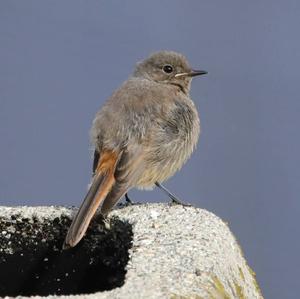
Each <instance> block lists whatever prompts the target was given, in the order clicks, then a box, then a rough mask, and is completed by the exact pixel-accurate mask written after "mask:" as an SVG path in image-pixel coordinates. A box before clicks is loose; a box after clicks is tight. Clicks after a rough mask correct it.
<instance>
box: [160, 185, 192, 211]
mask: <svg viewBox="0 0 300 299" xmlns="http://www.w3.org/2000/svg"><path fill="white" fill-rule="evenodd" d="M155 185H156V186H157V187H158V188H159V189H161V190H163V191H164V192H165V193H166V194H167V195H168V196H169V197H170V198H171V200H172V203H175V204H178V205H183V206H190V204H188V203H184V202H182V201H181V200H180V199H178V198H177V197H176V196H175V195H174V194H172V193H171V192H170V191H169V190H168V189H167V188H166V187H164V186H163V185H162V184H160V183H159V182H155Z"/></svg>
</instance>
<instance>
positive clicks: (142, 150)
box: [65, 51, 205, 247]
mask: <svg viewBox="0 0 300 299" xmlns="http://www.w3.org/2000/svg"><path fill="white" fill-rule="evenodd" d="M166 66H168V67H166ZM170 67H171V69H172V72H170V73H169V71H170ZM166 71H168V72H166ZM204 73H205V72H202V71H193V70H192V69H191V68H190V66H189V64H188V62H187V60H186V59H185V57H184V56H182V55H181V54H178V53H175V52H168V51H162V52H158V53H155V54H153V55H151V56H150V57H149V58H148V59H146V60H144V61H143V62H141V63H139V64H138V65H137V67H136V69H135V72H134V73H133V75H132V76H131V77H130V78H129V79H128V80H127V81H126V82H125V83H124V84H123V85H122V86H121V87H120V88H119V89H118V90H116V91H115V92H114V93H113V95H112V96H111V97H110V98H109V99H108V101H107V102H106V103H105V104H104V106H103V107H102V109H101V110H100V111H99V112H98V113H97V115H96V117H95V119H94V121H93V126H92V130H91V139H92V143H93V144H94V146H95V156H94V165H93V168H94V176H93V179H92V184H91V187H90V189H89V191H88V194H87V196H86V198H85V200H84V202H83V204H82V205H81V207H80V209H79V211H78V213H77V215H76V216H75V218H74V220H73V222H72V224H71V227H70V229H69V232H68V234H67V237H66V240H65V247H70V246H71V247H72V246H75V245H76V244H77V243H78V242H79V241H80V239H81V238H82V237H83V235H84V233H85V231H86V229H87V227H88V224H89V222H90V220H91V218H92V217H93V215H94V214H95V212H96V210H97V208H98V207H99V206H100V212H101V213H102V214H103V215H106V214H107V213H108V212H109V211H110V210H111V209H112V208H113V206H114V205H115V204H116V203H117V202H118V200H119V199H120V198H121V197H122V196H123V195H124V194H125V193H126V192H127V191H128V190H129V189H131V188H133V187H135V188H141V189H145V188H146V189H151V188H153V187H154V185H155V183H156V182H163V181H165V180H167V179H168V178H169V177H171V176H172V175H173V174H174V173H175V172H176V171H178V170H179V169H180V168H181V167H182V165H183V164H184V163H185V162H186V160H187V159H188V158H189V157H190V155H191V154H192V152H193V150H194V148H195V146H196V144H197V141H198V137H199V133H200V122H199V117H198V113H197V110H196V108H195V105H194V103H193V101H192V100H191V99H190V97H189V90H190V83H191V79H192V77H193V76H194V75H197V74H198V75H200V74H204Z"/></svg>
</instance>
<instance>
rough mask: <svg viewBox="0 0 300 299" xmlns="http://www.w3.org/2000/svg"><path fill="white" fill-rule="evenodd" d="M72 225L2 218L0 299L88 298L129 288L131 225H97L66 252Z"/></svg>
mask: <svg viewBox="0 0 300 299" xmlns="http://www.w3.org/2000/svg"><path fill="white" fill-rule="evenodd" d="M70 222H71V220H70V219H69V218H68V217H66V216H61V217H58V218H55V219H54V220H51V221H50V220H47V219H44V221H43V222H41V221H39V220H38V219H37V218H30V219H29V218H23V217H22V215H13V216H12V217H10V218H9V219H7V218H0V242H1V244H2V245H1V249H0V297H4V296H18V295H23V296H32V295H41V296H46V295H50V294H57V295H62V294H64V295H67V294H89V293H94V292H97V291H104V290H111V289H113V288H116V287H120V286H122V285H123V284H124V279H125V274H126V270H125V267H126V265H127V262H128V259H129V253H128V251H129V249H130V247H131V242H132V227H131V225H130V224H129V223H127V222H124V221H121V220H120V219H118V218H112V219H111V220H110V228H109V229H107V228H105V227H104V225H103V224H102V221H101V219H97V220H95V221H94V222H93V223H92V225H91V227H90V229H89V230H88V232H87V235H86V237H85V238H84V239H83V240H82V241H81V242H80V243H79V244H78V246H76V247H75V248H72V249H69V250H66V251H62V249H61V248H62V244H63V240H64V237H65V235H66V232H67V229H68V227H69V225H70ZM11 252H13V254H11Z"/></svg>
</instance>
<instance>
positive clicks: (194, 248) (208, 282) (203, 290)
mask: <svg viewBox="0 0 300 299" xmlns="http://www.w3.org/2000/svg"><path fill="white" fill-rule="evenodd" d="M73 213H74V210H73V209H67V208H63V207H15V208H10V207H1V208H0V269H1V272H2V273H3V271H2V269H4V268H5V267H7V268H8V265H9V268H10V270H9V269H7V270H6V271H7V272H5V273H6V274H7V275H9V271H12V273H13V271H14V267H16V268H18V267H19V268H18V271H19V270H20V269H21V268H22V267H24V269H23V271H25V272H26V271H27V272H26V273H27V275H26V278H27V280H24V282H23V285H22V286H18V287H19V289H20V290H24V288H25V289H26V288H27V289H26V290H27V291H29V292H30V291H32V290H34V292H33V293H31V294H39V295H41V294H42V295H45V293H43V292H45V290H46V293H47V292H48V294H67V293H68V292H66V288H67V287H68V288H70V289H71V294H74V293H75V292H76V288H77V289H80V291H79V292H83V293H88V292H93V293H91V294H86V295H73V296H72V298H99V299H102V298H130V299H134V298H155V299H158V298H172V299H176V298H178V299H179V298H198V299H200V298H251V299H254V298H262V295H261V293H260V290H259V288H258V285H257V283H256V280H255V276H254V274H253V272H252V271H251V269H250V268H249V267H248V265H247V263H246V261H245V259H244V257H243V254H242V252H241V249H240V247H239V245H238V243H237V242H236V240H235V238H234V236H233V235H232V233H231V232H230V230H229V229H228V226H227V225H226V224H225V223H224V222H223V221H222V220H220V219H219V218H218V217H216V216H215V215H213V214H212V213H209V212H207V211H205V210H202V209H198V208H194V207H183V206H177V205H175V206H170V205H164V204H146V205H134V206H129V207H124V208H121V209H116V210H114V211H113V212H112V213H111V214H110V216H109V221H108V222H107V223H106V224H103V221H102V220H101V217H100V218H99V217H98V218H97V217H96V220H95V221H94V222H93V224H92V226H91V228H90V229H89V231H88V233H87V236H86V237H85V239H84V240H83V242H81V243H80V246H78V247H76V248H74V249H72V250H70V251H67V252H62V251H61V244H62V242H63V238H64V235H65V233H66V230H67V228H68V225H69V224H70V217H71V216H72V215H73ZM22 254H23V256H24V255H25V256H26V260H27V261H29V263H23V262H22ZM30 259H31V260H32V261H33V262H30V261H31V260H30ZM14 263H15V265H13V264H14ZM45 265H46V267H45ZM3 267H4V268H3ZM20 267H21V268H20ZM26 267H27V268H26ZM30 269H31V270H30ZM74 269H75V274H76V275H72V270H74ZM29 270H30V272H28V271H29ZM126 270H127V273H126ZM77 272H78V273H79V274H77ZM28 273H29V274H28ZM36 273H38V276H39V277H38V278H35V279H36V281H35V282H34V281H33V280H34V277H35V276H34V275H36ZM66 273H67V274H66ZM3 279H5V275H3V274H2V276H1V277H0V291H3V288H5V286H3V284H1V281H3ZM41 281H42V282H43V286H45V287H41V286H40V285H39V282H41ZM33 282H34V283H33ZM83 282H84V283H83ZM30 285H33V286H32V287H31V289H30V287H29V286H30ZM87 285H88V286H89V287H90V290H88V288H86V286H87ZM80 287H81V288H80ZM97 287H99V288H98V292H96V293H95V291H96V290H97ZM1 288H2V289H1ZM22 288H23V289H22ZM72 288H73V289H72ZM49 289H50V291H48V290H49ZM19 294H24V295H27V296H28V295H29V293H28V292H27V293H26V292H24V291H23V293H21V291H20V293H19ZM1 296H3V294H1ZM13 296H16V294H13ZM58 297H59V298H67V296H63V295H61V296H58V295H49V296H48V298H58ZM18 298H24V297H21V296H19V297H18ZM35 298H38V297H35ZM68 298H70V297H68Z"/></svg>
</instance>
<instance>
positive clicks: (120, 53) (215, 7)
mask: <svg viewBox="0 0 300 299" xmlns="http://www.w3.org/2000/svg"><path fill="white" fill-rule="evenodd" d="M299 29H300V2H299V1H275V0H273V1H238V0H236V1H233V0H232V1H196V0H195V1H180V0H178V1H138V0H136V1H92V0H90V1H83V0H82V1H74V0H72V1H71V0H70V1H30V0H27V1H21V0H20V1H12V0H10V1H8V0H7V1H6V0H1V2H0V137H1V139H0V169H1V172H0V200H1V204H2V205H79V204H80V202H81V200H82V198H83V196H84V194H85V192H86V188H87V184H88V182H89V179H90V175H91V164H92V160H91V155H92V152H91V149H90V144H89V135H88V132H89V129H90V126H91V122H92V119H93V117H94V115H95V113H96V111H97V110H98V109H99V107H100V106H101V105H102V103H103V102H104V101H105V99H106V98H107V97H108V96H109V95H110V94H111V93H112V91H113V90H114V89H115V88H117V87H118V86H119V85H120V84H121V82H122V81H123V80H125V79H126V78H127V77H128V76H129V74H130V73H131V72H132V70H133V67H134V64H135V63H136V62H137V61H139V60H141V59H143V58H145V57H146V56H148V55H149V54H150V53H151V52H153V51H156V50H161V49H170V50H175V51H178V52H182V53H184V54H185V55H186V56H187V57H188V59H189V60H190V62H191V64H192V65H193V66H194V68H200V69H204V70H207V71H208V72H209V75H207V76H205V77H204V76H203V77H201V78H196V79H195V80H194V81H193V84H192V92H191V95H192V98H193V99H194V101H195V103H196V105H197V107H198V108H199V111H200V116H201V122H202V135H201V140H200V143H199V145H198V148H197V150H196V152H195V153H194V154H193V157H192V158H191V159H190V160H189V161H188V163H187V164H186V166H185V167H184V168H183V169H182V171H180V172H179V173H177V174H176V176H175V177H174V178H172V179H171V180H169V181H168V182H167V183H166V186H167V187H169V188H170V189H171V190H172V191H173V192H174V193H175V194H177V195H178V196H179V197H180V198H182V199H184V200H186V201H189V202H192V203H193V204H195V205H196V206H198V207H201V208H205V209H208V210H209V211H212V212H214V213H216V214H217V215H219V216H220V217H221V218H222V219H224V220H225V221H227V222H229V225H230V227H231V229H232V231H233V232H234V233H235V235H236V237H237V238H238V240H239V242H240V244H241V246H242V248H243V250H244V252H245V255H246V258H247V260H248V262H249V264H250V266H251V267H252V268H253V269H254V271H255V272H256V273H257V279H258V282H259V284H260V286H261V288H262V291H263V294H264V295H265V297H266V298H273V299H275V298H299V292H298V291H297V290H298V289H299V281H298V280H299V276H300V270H299V268H300V264H299V252H300V242H299V221H298V219H299V212H300V211H299V210H300V209H299V208H300V203H299V200H298V198H299V193H300V187H299V186H300V184H299V174H300V171H299V150H300V146H299V145H300V141H299V129H300V128H299V112H300V103H299V102H300V96H299V92H300V81H299V71H300V63H299V61H300V39H299V36H300V34H299ZM111 121H112V122H113V121H114V120H113V119H112V120H111ZM130 195H131V197H132V198H133V199H135V200H137V201H149V202H153V201H167V200H168V199H167V198H166V197H165V195H164V194H162V193H160V192H159V191H157V190H155V191H152V192H138V191H132V192H130Z"/></svg>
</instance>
